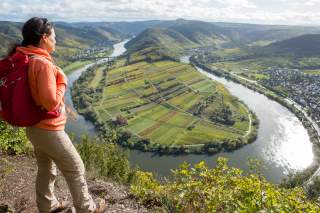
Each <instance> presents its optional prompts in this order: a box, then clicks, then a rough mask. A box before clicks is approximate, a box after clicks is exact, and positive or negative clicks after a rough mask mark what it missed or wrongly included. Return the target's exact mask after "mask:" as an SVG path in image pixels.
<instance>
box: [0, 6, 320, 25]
mask: <svg viewBox="0 0 320 213" xmlns="http://www.w3.org/2000/svg"><path fill="white" fill-rule="evenodd" d="M33 16H39V17H47V18H49V19H50V20H51V21H65V22H77V21H140V20H174V19H178V18H183V19H190V20H203V21H210V22H236V23H254V24H279V25H280V24H281V25H316V26H320V0H47V1H45V0H0V20H3V21H4V20H7V21H22V22H23V21H26V20H27V19H29V18H31V17H33Z"/></svg>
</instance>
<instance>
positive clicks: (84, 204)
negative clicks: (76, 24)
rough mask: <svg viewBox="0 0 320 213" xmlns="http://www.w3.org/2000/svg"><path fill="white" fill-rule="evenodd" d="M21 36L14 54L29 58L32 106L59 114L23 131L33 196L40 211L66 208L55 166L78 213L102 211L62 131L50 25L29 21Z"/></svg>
mask: <svg viewBox="0 0 320 213" xmlns="http://www.w3.org/2000/svg"><path fill="white" fill-rule="evenodd" d="M22 35H23V42H22V44H21V45H20V46H18V47H16V49H15V51H16V52H20V53H23V54H26V55H29V59H30V61H29V70H28V81H29V86H30V90H31V94H32V97H33V99H34V101H35V103H36V104H37V105H40V106H42V107H43V108H45V109H46V110H47V111H51V110H53V109H57V108H58V109H59V111H61V113H60V115H59V116H58V117H55V118H50V119H45V120H41V121H40V122H39V123H38V124H36V125H34V126H31V127H27V128H26V133H27V137H28V139H29V140H30V141H31V143H32V144H33V147H34V151H35V156H36V160H37V165H38V174H37V178H36V197H37V206H38V209H39V212H53V211H57V210H59V209H63V208H66V206H65V205H64V204H62V203H59V202H58V200H57V198H56V197H55V195H54V183H55V178H56V175H57V169H56V167H58V168H59V169H60V171H61V172H62V174H63V175H64V177H65V179H66V181H67V183H68V186H69V190H70V192H71V195H72V198H73V204H74V206H75V208H76V212H77V213H78V212H79V213H80V212H96V213H98V212H104V211H105V208H106V206H105V204H104V202H102V203H101V204H100V207H99V208H96V205H95V203H94V201H93V199H92V197H91V196H90V194H89V192H88V187H87V183H86V180H85V168H84V164H83V162H82V160H81V158H80V156H79V154H78V152H77V150H76V149H75V147H74V146H73V144H72V142H71V140H70V139H69V137H68V135H67V134H66V133H65V131H64V129H65V124H66V113H65V105H64V93H65V91H66V88H67V78H66V76H65V74H64V73H63V71H62V70H61V69H60V68H59V67H57V66H56V65H55V64H54V63H53V59H52V57H51V55H50V53H52V52H53V51H54V50H55V45H56V40H55V31H54V28H53V24H52V23H50V22H48V20H47V19H45V18H37V17H34V18H31V19H30V20H28V21H27V22H26V23H25V24H24V26H23V29H22Z"/></svg>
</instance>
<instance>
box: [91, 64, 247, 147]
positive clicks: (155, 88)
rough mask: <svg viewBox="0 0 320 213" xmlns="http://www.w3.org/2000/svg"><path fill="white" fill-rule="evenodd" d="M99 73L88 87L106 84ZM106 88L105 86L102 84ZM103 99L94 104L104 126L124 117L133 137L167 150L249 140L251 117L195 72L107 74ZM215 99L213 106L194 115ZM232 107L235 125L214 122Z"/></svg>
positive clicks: (141, 68) (151, 68)
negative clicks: (218, 112) (213, 117)
mask: <svg viewBox="0 0 320 213" xmlns="http://www.w3.org/2000/svg"><path fill="white" fill-rule="evenodd" d="M103 68H104V67H100V68H97V70H96V71H95V76H94V77H93V79H92V80H91V82H89V87H91V88H95V87H96V86H98V84H99V79H102V70H103ZM100 83H101V82H100ZM105 84H106V85H107V86H106V87H104V91H103V95H102V97H103V98H102V99H100V100H99V102H96V103H94V104H93V107H94V109H95V111H96V112H98V116H99V118H100V119H101V120H107V119H110V117H111V118H115V117H116V116H118V115H122V116H124V117H125V118H126V119H127V121H128V125H127V126H124V127H123V128H126V129H127V130H129V131H130V132H132V133H133V134H135V135H137V136H139V137H141V138H148V139H150V140H151V142H153V143H159V144H163V145H183V144H184V145H191V144H205V143H209V142H212V141H217V140H219V141H221V140H224V139H237V138H240V137H242V136H244V135H246V134H247V131H248V129H249V117H248V116H249V115H248V111H247V109H246V108H245V106H244V105H243V104H240V102H238V100H237V99H236V98H235V97H233V96H231V95H230V94H229V92H228V91H227V90H226V89H225V88H224V86H223V85H221V84H219V83H217V82H214V81H212V80H210V79H209V78H207V77H205V76H203V75H201V74H200V73H199V72H197V71H196V70H195V69H194V68H193V67H192V66H190V65H186V64H181V63H177V62H172V61H161V62H155V63H147V62H139V63H135V64H132V65H128V66H121V67H118V68H114V69H112V70H110V71H108V73H107V76H106V82H105ZM209 96H212V99H213V101H211V102H208V103H206V104H205V107H203V110H202V111H201V113H200V114H198V115H195V114H194V111H195V109H196V107H197V106H199V104H201V103H202V104H203V103H205V100H206V99H208V97H209ZM225 106H228V107H229V108H230V109H231V111H232V118H233V119H234V121H235V123H234V124H233V125H225V124H222V123H219V122H214V121H212V120H211V119H210V116H211V115H212V113H214V112H215V111H216V110H217V109H221V108H222V107H225Z"/></svg>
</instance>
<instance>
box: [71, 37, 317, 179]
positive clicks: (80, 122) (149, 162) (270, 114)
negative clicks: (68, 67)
mask: <svg viewBox="0 0 320 213" xmlns="http://www.w3.org/2000/svg"><path fill="white" fill-rule="evenodd" d="M125 42H127V40H126V41H124V42H121V43H118V44H115V45H114V52H113V54H112V56H115V57H116V56H119V55H121V54H122V53H123V52H125V50H126V49H125V48H124V44H125ZM181 62H183V63H189V60H188V57H183V58H182V59H181ZM86 68H87V67H85V68H82V69H79V70H77V71H75V72H73V73H72V74H71V75H70V76H68V78H69V88H71V87H72V84H73V82H74V81H75V80H76V79H77V78H78V77H79V76H80V75H81V72H83V71H84V70H85V69H86ZM197 70H198V71H199V72H200V73H202V74H203V75H206V76H207V77H209V78H211V79H212V80H214V81H218V82H220V83H222V84H224V85H225V87H226V88H227V89H228V90H229V91H230V93H231V94H232V95H234V96H236V97H238V98H239V99H240V100H242V101H243V102H244V103H245V104H246V105H247V106H248V107H249V108H250V109H251V110H252V111H253V112H255V113H256V114H257V117H258V119H259V121H260V127H259V131H258V138H257V140H256V141H255V142H254V143H252V144H249V145H246V146H244V147H243V148H241V149H238V150H236V151H233V152H230V153H220V154H216V155H213V156H208V155H193V154H192V155H180V156H159V155H157V154H154V153H145V152H141V151H137V150H128V152H129V161H130V163H131V164H132V165H134V166H138V167H139V168H141V169H143V170H146V171H152V172H154V173H156V174H158V175H159V176H165V175H168V174H170V170H171V169H174V168H177V167H178V165H179V164H181V163H183V162H184V161H186V162H188V163H191V164H195V163H198V162H200V161H201V160H204V161H205V162H206V163H207V164H208V165H210V166H215V165H216V160H217V158H218V157H227V158H228V159H229V165H231V166H235V167H238V168H241V169H243V170H245V171H249V167H248V164H247V162H248V159H249V158H255V159H258V160H260V161H261V163H262V165H263V167H262V174H263V175H264V176H265V177H266V178H267V179H268V180H269V181H272V182H274V183H279V182H280V181H281V179H283V178H284V177H285V176H286V174H288V172H290V171H297V170H303V169H305V168H306V167H308V166H309V165H310V164H311V163H312V161H313V157H314V156H313V153H312V144H311V142H310V139H309V136H308V134H307V130H306V129H305V128H304V127H303V126H302V124H301V122H300V121H299V120H298V118H297V117H296V116H295V115H294V114H293V113H291V112H290V111H289V110H288V109H286V108H285V107H283V106H282V105H280V104H278V103H277V102H275V101H273V100H270V99H268V98H267V97H266V96H264V95H262V94H259V93H257V92H254V91H252V90H250V89H248V88H246V87H244V86H242V85H240V84H237V83H234V82H231V81H227V80H226V79H224V78H221V77H217V76H214V75H212V74H209V73H207V72H205V71H204V70H202V69H200V68H198V67H197ZM66 103H67V104H68V105H71V106H73V105H72V101H71V97H70V89H69V90H68V91H67V93H66ZM66 131H67V132H69V133H70V132H73V133H74V134H75V140H76V141H78V140H79V135H81V134H83V133H88V134H89V135H91V136H94V135H95V130H94V127H93V125H92V124H91V123H90V122H88V121H85V119H84V118H83V117H82V116H81V115H79V116H78V118H77V120H75V121H72V120H71V121H68V122H67V125H66Z"/></svg>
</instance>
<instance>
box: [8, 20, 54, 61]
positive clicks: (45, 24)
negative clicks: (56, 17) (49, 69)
mask: <svg viewBox="0 0 320 213" xmlns="http://www.w3.org/2000/svg"><path fill="white" fill-rule="evenodd" d="M52 28H53V23H51V22H49V21H48V19H46V18H38V17H33V18H31V19H29V20H28V21H27V22H26V23H24V25H23V27H22V37H23V41H22V42H21V44H13V45H11V47H10V48H9V50H8V56H10V55H12V54H14V53H15V52H16V48H17V47H18V46H24V47H26V46H28V45H33V46H38V45H39V43H40V40H41V37H42V35H44V34H48V35H51V33H52Z"/></svg>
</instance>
